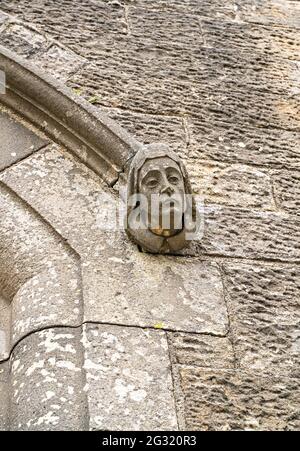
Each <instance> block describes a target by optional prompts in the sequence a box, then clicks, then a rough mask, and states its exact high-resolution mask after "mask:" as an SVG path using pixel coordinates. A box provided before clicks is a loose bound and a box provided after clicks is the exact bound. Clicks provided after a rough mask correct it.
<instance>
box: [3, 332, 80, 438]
mask: <svg viewBox="0 0 300 451" xmlns="http://www.w3.org/2000/svg"><path fill="white" fill-rule="evenodd" d="M80 338H81V330H80V329H78V330H71V329H69V328H61V329H59V328H58V329H48V330H44V331H42V332H39V333H36V334H33V335H30V336H29V337H27V338H25V340H23V341H22V342H21V343H20V344H19V345H18V346H17V347H16V348H15V350H14V352H13V355H12V359H11V371H10V386H11V400H10V426H11V429H12V430H18V431H24V430H25V431H26V430H33V431H38V430H42V431H47V430H51V431H55V430H72V431H74V430H82V429H87V428H88V417H87V402H86V395H85V393H84V390H83V389H84V385H85V374H84V370H83V368H82V367H83V353H82V347H81V345H80Z"/></svg>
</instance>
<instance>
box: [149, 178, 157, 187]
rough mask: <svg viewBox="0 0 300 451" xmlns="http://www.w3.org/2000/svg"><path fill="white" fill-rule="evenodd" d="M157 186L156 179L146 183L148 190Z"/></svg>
mask: <svg viewBox="0 0 300 451" xmlns="http://www.w3.org/2000/svg"><path fill="white" fill-rule="evenodd" d="M157 185H158V181H157V180H156V179H150V180H148V181H147V186H148V188H156V187H157Z"/></svg>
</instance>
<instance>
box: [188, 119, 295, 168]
mask: <svg viewBox="0 0 300 451" xmlns="http://www.w3.org/2000/svg"><path fill="white" fill-rule="evenodd" d="M190 122H192V124H191V125H190V129H191V132H190V134H191V146H190V148H191V150H190V154H189V159H190V160H191V163H193V162H195V161H197V159H198V158H201V159H202V158H207V159H210V160H217V161H221V162H223V163H242V164H250V165H252V164H254V165H257V166H259V165H262V166H267V167H275V168H276V167H277V168H278V167H279V168H288V169H300V158H299V151H298V146H299V144H298V143H299V137H300V134H299V133H297V132H289V131H286V130H276V129H272V131H270V129H264V128H255V127H253V126H252V127H249V126H246V125H243V126H242V125H240V124H231V123H230V121H228V120H224V122H223V124H220V123H219V124H216V123H215V122H214V121H212V119H210V121H209V122H208V121H206V120H196V119H192V120H191V121H190Z"/></svg>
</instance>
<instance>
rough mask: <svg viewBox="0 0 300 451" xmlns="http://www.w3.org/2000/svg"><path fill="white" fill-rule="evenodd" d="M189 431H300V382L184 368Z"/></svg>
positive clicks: (182, 375) (253, 374)
mask: <svg viewBox="0 0 300 451" xmlns="http://www.w3.org/2000/svg"><path fill="white" fill-rule="evenodd" d="M180 373H181V378H182V388H183V392H184V396H185V406H186V423H187V429H188V430H210V431H228V430H229V431H232V430H236V431H241V430H254V431H283V430H294V431H297V430H299V428H300V423H299V394H300V393H299V380H298V379H287V378H280V377H276V376H274V375H273V376H270V375H269V374H267V375H265V374H258V373H257V372H254V373H251V372H236V371H232V370H231V371H230V370H204V369H193V368H181V370H180Z"/></svg>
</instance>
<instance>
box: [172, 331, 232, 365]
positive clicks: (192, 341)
mask: <svg viewBox="0 0 300 451" xmlns="http://www.w3.org/2000/svg"><path fill="white" fill-rule="evenodd" d="M168 336H169V340H170V341H171V343H172V350H173V358H174V362H173V363H175V364H177V363H178V364H181V365H192V366H200V367H203V368H229V369H230V368H234V366H235V356H234V350H233V346H232V343H231V342H230V340H229V339H228V338H219V337H211V336H206V335H196V334H182V333H169V334H168Z"/></svg>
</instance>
